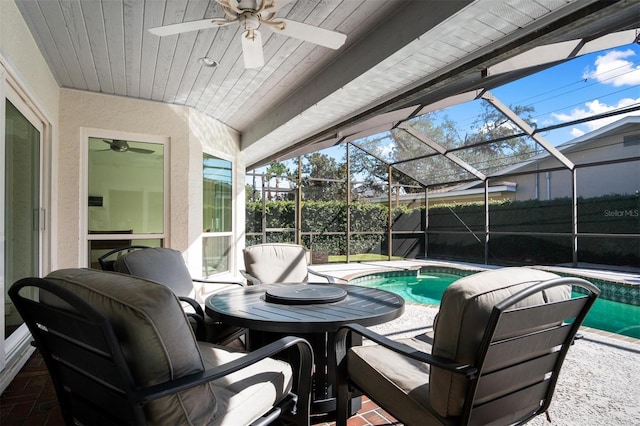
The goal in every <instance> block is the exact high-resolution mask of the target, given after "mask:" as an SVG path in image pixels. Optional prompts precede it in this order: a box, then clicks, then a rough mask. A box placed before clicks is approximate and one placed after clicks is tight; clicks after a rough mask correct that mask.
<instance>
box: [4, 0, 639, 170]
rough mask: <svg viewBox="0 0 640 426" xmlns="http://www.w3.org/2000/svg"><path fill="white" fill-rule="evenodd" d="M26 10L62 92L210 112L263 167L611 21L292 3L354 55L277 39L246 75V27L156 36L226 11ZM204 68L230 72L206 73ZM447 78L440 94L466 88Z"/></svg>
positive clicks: (186, 5) (402, 4)
mask: <svg viewBox="0 0 640 426" xmlns="http://www.w3.org/2000/svg"><path fill="white" fill-rule="evenodd" d="M275 1H276V3H278V0H275ZM16 3H17V5H18V7H19V9H20V11H21V13H22V15H23V17H24V18H25V21H26V22H27V25H28V26H29V28H30V30H31V32H32V34H33V37H34V39H35V40H36V42H37V43H38V46H39V47H40V49H41V51H42V53H43V54H44V57H45V58H46V60H47V62H48V64H49V66H50V68H51V71H52V73H53V75H54V76H55V78H56V79H57V81H58V83H59V84H60V86H61V87H66V88H74V89H79V90H88V91H92V92H101V93H107V94H113V95H119V96H128V97H133V98H141V99H149V100H154V101H159V102H166V103H172V104H178V105H187V106H191V107H193V108H196V109H198V110H199V111H202V112H203V113H205V114H208V115H210V116H212V117H214V118H216V119H217V120H219V121H221V122H223V123H225V124H227V125H229V126H231V127H232V128H234V129H236V130H238V131H239V132H240V133H241V135H242V148H243V150H244V151H245V156H246V159H247V161H248V164H249V165H258V164H260V163H264V162H265V161H269V159H273V158H275V157H278V156H282V155H286V154H285V153H286V152H289V151H290V150H291V149H292V147H297V148H299V147H300V145H301V144H302V143H313V142H317V139H318V138H320V139H322V138H324V139H326V138H327V136H326V133H327V132H328V131H330V130H336V131H337V130H340V129H341V127H340V126H342V125H343V124H344V123H347V122H349V120H352V121H353V119H354V117H355V118H356V119H361V120H364V119H366V118H370V117H371V114H375V113H378V112H385V111H390V110H393V109H395V108H396V107H398V106H399V105H401V104H403V103H406V102H403V101H402V94H404V93H407V91H412V90H413V92H412V93H413V96H417V95H420V96H425V95H426V94H427V93H428V90H426V89H425V88H424V87H423V86H425V84H426V83H428V82H429V81H434V79H436V78H438V77H440V76H443V75H446V73H447V72H450V71H451V70H454V69H457V68H460V67H464V66H465V65H469V66H467V67H466V68H464V69H465V70H466V69H470V68H473V70H474V75H475V76H477V77H476V79H477V78H479V75H480V74H479V73H480V71H481V70H482V69H485V68H486V66H487V65H489V64H490V63H493V62H495V61H497V60H498V59H504V58H506V57H509V56H512V55H514V54H516V53H520V52H521V51H522V49H523V48H525V47H526V48H531V47H534V46H535V45H537V44H542V43H548V42H549V41H556V40H560V39H562V38H563V37H568V36H576V35H581V34H575V33H576V32H578V30H577V29H576V25H574V26H571V25H569V24H568V23H567V25H566V27H567V29H566V30H565V31H561V30H562V28H563V27H560V29H556V30H554V31H553V32H552V31H548V32H545V31H540V28H548V27H549V25H553V23H554V22H558V21H559V20H561V19H563V18H565V19H566V17H567V16H569V15H571V14H572V13H578V12H577V11H580V10H590V11H589V12H584V13H583V15H585V16H587V17H588V16H589V15H590V14H593V16H594V17H595V16H596V15H597V16H598V17H599V18H600V19H601V18H602V16H603V15H602V13H603V12H601V10H602V9H604V6H600V7H597V6H595V5H597V4H598V3H603V2H594V1H593V0H579V1H578V2H575V1H570V0H501V1H498V0H476V1H457V0H448V1H442V0H440V1H436V0H417V1H406V0H297V1H289V2H287V4H285V5H283V6H282V7H281V8H280V9H279V10H278V12H277V16H278V17H286V18H287V19H290V20H294V21H299V22H304V23H306V24H310V25H314V26H320V27H322V28H326V29H329V30H335V31H340V32H342V33H344V34H346V35H347V41H346V43H345V45H344V46H343V47H342V48H340V49H339V50H331V49H328V48H325V47H321V46H317V45H314V44H312V43H309V42H303V41H300V40H297V39H294V38H291V37H286V36H284V35H281V34H274V33H272V32H271V31H269V30H268V29H265V30H263V31H262V36H263V46H264V57H265V65H264V66H263V67H262V68H259V69H245V68H244V65H243V61H242V50H241V46H240V33H241V29H240V27H239V26H238V25H229V26H225V27H219V28H211V29H206V30H199V31H193V32H189V33H182V34H179V35H172V36H165V37H158V36H155V35H153V34H151V33H149V32H148V31H147V30H148V29H149V28H152V27H157V26H160V25H167V24H173V23H179V22H186V21H193V20H199V19H204V18H215V17H223V16H224V12H223V10H222V8H221V7H220V5H219V4H218V3H217V2H216V1H214V0H145V1H143V0H102V1H99V0H92V1H82V0H16ZM606 3H608V5H609V6H610V8H611V9H614V12H607V14H605V15H604V16H606V17H612V18H611V19H610V20H614V21H616V20H618V21H619V20H621V17H625V16H626V17H627V18H628V15H629V13H630V12H629V11H626V12H625V11H624V10H623V9H624V7H622V6H620V5H618V6H615V7H614V6H613V4H614V3H615V2H606ZM622 3H625V2H622ZM631 3H633V2H631ZM627 6H628V5H627ZM589 8H591V9H589ZM634 10H635V11H636V12H631V13H637V8H636V9H634ZM636 17H637V16H636ZM591 21H593V20H589V19H587V18H585V22H587V23H589V24H591V25H595V24H593V22H591ZM614 24H615V22H614ZM600 25H603V24H602V23H601V24H600ZM624 25H628V23H626V24H625V23H620V24H619V25H618V24H615V25H613V24H612V25H610V26H612V27H617V26H624ZM586 27H587V26H586V25H582V31H586ZM261 30H262V27H261ZM593 31H595V29H593V30H592V32H593ZM532 34H538V35H536V36H532ZM505 46H508V47H509V49H508V50H507V49H505ZM501 49H502V50H501ZM202 57H209V58H211V59H214V60H215V61H217V62H218V66H216V67H214V68H208V67H204V66H202V65H201V64H200V63H199V62H198V59H199V58H202ZM480 60H481V61H480ZM473 61H476V62H477V63H475V64H473V67H471V66H470V64H472V63H473ZM460 69H462V68H460ZM447 78H448V80H445V79H441V80H439V83H438V85H436V86H437V87H439V88H442V86H443V85H446V83H447V82H455V81H459V78H455V77H453V76H449V77H447ZM416 88H418V89H419V90H417V89H416ZM464 89H468V87H464V88H462V87H461V88H460V91H465V90H464ZM381 106H383V107H382V108H381ZM403 106H406V105H403ZM372 108H373V109H372ZM369 111H371V113H370V114H368V113H367V112H369ZM356 121H357V120H356ZM341 123H342V124H341ZM335 139H336V140H337V139H338V138H335Z"/></svg>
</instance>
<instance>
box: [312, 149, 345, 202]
mask: <svg viewBox="0 0 640 426" xmlns="http://www.w3.org/2000/svg"><path fill="white" fill-rule="evenodd" d="M302 173H303V174H304V175H305V176H308V177H307V178H305V182H304V184H303V186H302V188H303V195H304V199H305V200H314V201H332V200H346V196H347V193H346V190H347V185H346V179H347V166H346V163H344V162H342V163H338V161H337V160H336V159H335V158H333V157H330V156H328V155H327V154H323V153H320V152H314V153H312V154H308V155H305V156H304V161H303V164H302Z"/></svg>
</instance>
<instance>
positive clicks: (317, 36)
mask: <svg viewBox="0 0 640 426" xmlns="http://www.w3.org/2000/svg"><path fill="white" fill-rule="evenodd" d="M216 2H217V3H218V4H219V5H220V6H221V7H222V10H223V11H224V14H225V15H226V17H224V18H212V19H211V18H210V19H201V20H198V21H190V22H182V23H178V24H171V25H165V26H162V27H155V28H150V29H149V32H151V33H152V34H155V35H158V36H168V35H175V34H180V33H184V32H189V31H198V30H206V29H210V28H216V27H222V26H227V25H231V24H238V25H240V27H241V28H242V29H243V30H244V31H243V32H242V36H241V45H242V57H243V59H244V66H245V68H260V67H262V66H263V65H264V54H263V51H262V34H261V33H260V31H258V28H259V27H260V25H262V24H264V26H265V27H266V28H269V29H270V30H271V31H273V32H275V33H279V34H282V35H285V36H288V37H293V38H297V39H299V40H302V41H308V42H310V43H314V44H317V45H320V46H324V47H328V48H330V49H334V50H335V49H339V48H340V47H342V45H343V44H344V43H345V41H346V40H347V36H346V35H345V34H342V33H339V32H337V31H331V30H327V29H324V28H320V27H316V26H313V25H309V24H304V23H302V22H297V21H292V20H290V19H286V18H276V12H277V11H278V9H279V8H280V7H282V6H283V5H285V4H287V3H288V0H282V1H279V2H278V4H276V2H275V0H240V1H238V0H216ZM201 63H202V62H201Z"/></svg>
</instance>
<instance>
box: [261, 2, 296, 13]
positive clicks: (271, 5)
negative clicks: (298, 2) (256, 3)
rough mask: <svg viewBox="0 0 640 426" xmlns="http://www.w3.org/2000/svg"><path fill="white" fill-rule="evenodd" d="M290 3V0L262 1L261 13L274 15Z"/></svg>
mask: <svg viewBox="0 0 640 426" xmlns="http://www.w3.org/2000/svg"><path fill="white" fill-rule="evenodd" d="M289 3H291V0H262V3H261V5H262V6H264V10H263V11H262V13H265V14H267V13H274V12H277V11H278V10H280V9H282V8H283V7H284V6H286V5H288V4H289Z"/></svg>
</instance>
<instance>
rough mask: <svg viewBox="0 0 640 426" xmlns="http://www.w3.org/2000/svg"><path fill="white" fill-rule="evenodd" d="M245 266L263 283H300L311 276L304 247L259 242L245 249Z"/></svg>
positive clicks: (248, 271)
mask: <svg viewBox="0 0 640 426" xmlns="http://www.w3.org/2000/svg"><path fill="white" fill-rule="evenodd" d="M244 266H245V269H246V271H247V273H249V274H250V275H252V276H254V277H256V278H257V279H259V280H260V281H261V282H262V284H273V283H300V282H306V281H307V279H308V278H309V274H308V269H307V256H306V252H305V249H304V247H302V246H298V245H294V244H258V245H255V246H250V247H246V248H245V249H244Z"/></svg>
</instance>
